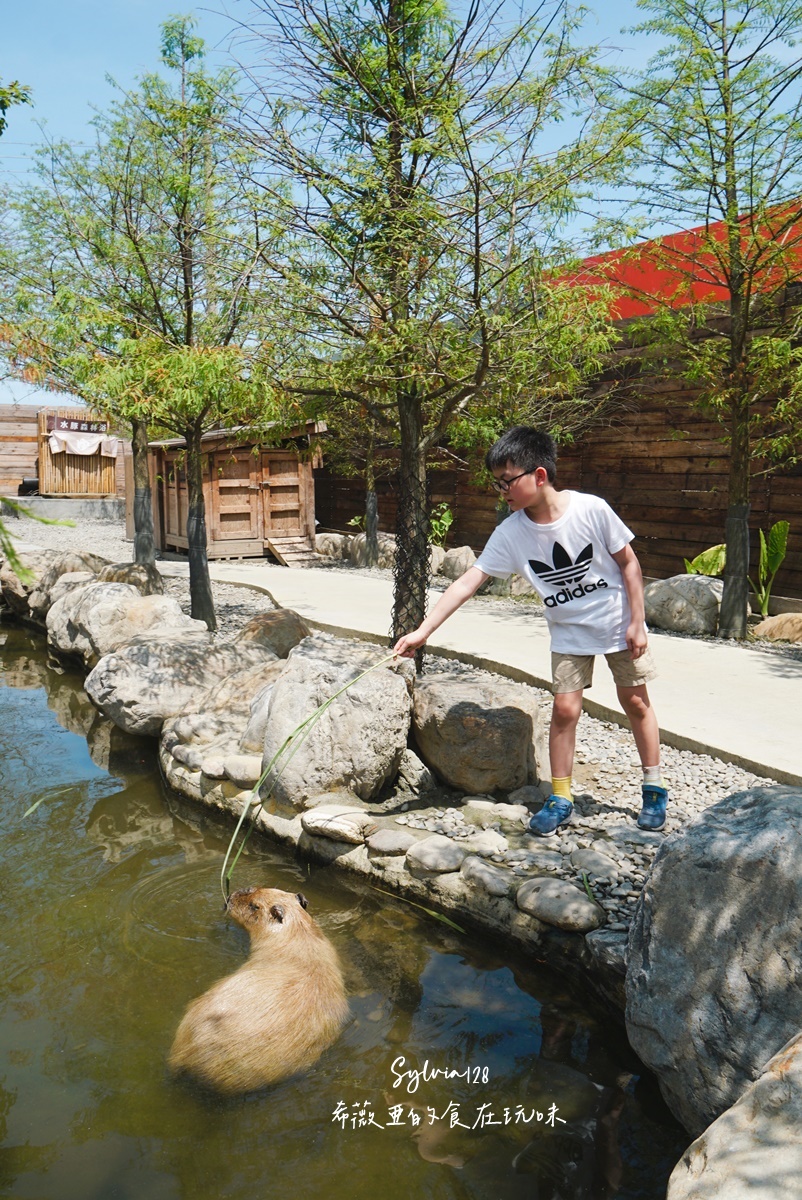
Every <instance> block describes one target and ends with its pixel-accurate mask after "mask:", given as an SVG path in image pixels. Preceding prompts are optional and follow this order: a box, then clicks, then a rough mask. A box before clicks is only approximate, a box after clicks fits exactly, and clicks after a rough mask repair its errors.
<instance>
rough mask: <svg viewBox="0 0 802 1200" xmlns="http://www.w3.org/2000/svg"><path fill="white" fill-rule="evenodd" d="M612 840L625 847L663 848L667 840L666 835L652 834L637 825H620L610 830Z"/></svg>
mask: <svg viewBox="0 0 802 1200" xmlns="http://www.w3.org/2000/svg"><path fill="white" fill-rule="evenodd" d="M608 832H609V835H610V840H611V841H612V842H615V843H616V844H618V843H619V842H620V843H623V844H624V845H625V846H626V845H629V846H654V847H658V846H662V845H663V843H664V842H665V840H666V835H665V833H660V832H657V833H651V832H650V831H649V830H648V829H638V827H637V825H626V826H623V825H619V826H611V827H610V828H609V831H608Z"/></svg>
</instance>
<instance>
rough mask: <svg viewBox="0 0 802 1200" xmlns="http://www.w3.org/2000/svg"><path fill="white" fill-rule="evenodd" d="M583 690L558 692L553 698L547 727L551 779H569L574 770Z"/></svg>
mask: <svg viewBox="0 0 802 1200" xmlns="http://www.w3.org/2000/svg"><path fill="white" fill-rule="evenodd" d="M582 695H583V689H582V688H579V690H578V691H575V692H558V693H557V695H556V696H555V697H554V705H553V707H552V710H551V725H550V726H549V762H550V764H551V776H552V779H565V778H566V776H567V777H568V778H569V779H570V777H571V773H572V771H573V769H574V751H575V749H576V727H577V725H578V724H579V718H580V716H581V715H582Z"/></svg>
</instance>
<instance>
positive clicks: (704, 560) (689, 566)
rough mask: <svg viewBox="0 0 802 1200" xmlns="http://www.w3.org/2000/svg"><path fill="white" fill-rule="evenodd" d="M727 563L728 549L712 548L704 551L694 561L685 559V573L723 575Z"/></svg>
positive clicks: (721, 547)
mask: <svg viewBox="0 0 802 1200" xmlns="http://www.w3.org/2000/svg"><path fill="white" fill-rule="evenodd" d="M726 563H727V547H726V546H725V545H724V544H723V543H722V545H720V546H711V547H710V549H709V550H703V551H702V553H701V554H697V555H696V558H694V559H690V560H689V559H687V558H686V559H685V571H686V573H687V574H688V575H714V576H718V575H723V574H724V567H725V566H726Z"/></svg>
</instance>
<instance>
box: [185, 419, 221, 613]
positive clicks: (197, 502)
mask: <svg viewBox="0 0 802 1200" xmlns="http://www.w3.org/2000/svg"><path fill="white" fill-rule="evenodd" d="M185 436H186V441H187V500H188V512H187V541H188V543H189V596H190V602H191V609H190V611H191V615H192V616H193V617H194V618H195V619H196V620H198V621H205V622H206V624H207V626H208V628H209V630H210V632H212V633H214V631H215V630H216V629H217V618H216V616H215V612H214V599H213V597H212V581H211V579H210V578H209V560H208V558H207V556H206V504H205V501H204V499H203V454H202V451H201V427H200V425H192V426H190V428H189V429H188V430H187V432H186V435H185Z"/></svg>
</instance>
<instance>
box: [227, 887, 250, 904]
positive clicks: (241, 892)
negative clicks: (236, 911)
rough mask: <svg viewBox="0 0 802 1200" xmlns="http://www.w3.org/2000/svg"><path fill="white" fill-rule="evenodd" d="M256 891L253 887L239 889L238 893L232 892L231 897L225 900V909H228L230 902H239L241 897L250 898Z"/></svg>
mask: <svg viewBox="0 0 802 1200" xmlns="http://www.w3.org/2000/svg"><path fill="white" fill-rule="evenodd" d="M256 890H257V889H256V888H255V887H249V888H240V889H239V891H237V892H232V893H231V895H230V896H229V898H228V900H226V908H230V906H231V902H232V900H239V899H241V898H242V897H243V896H250V895H251V893H252V892H255V891H256Z"/></svg>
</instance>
